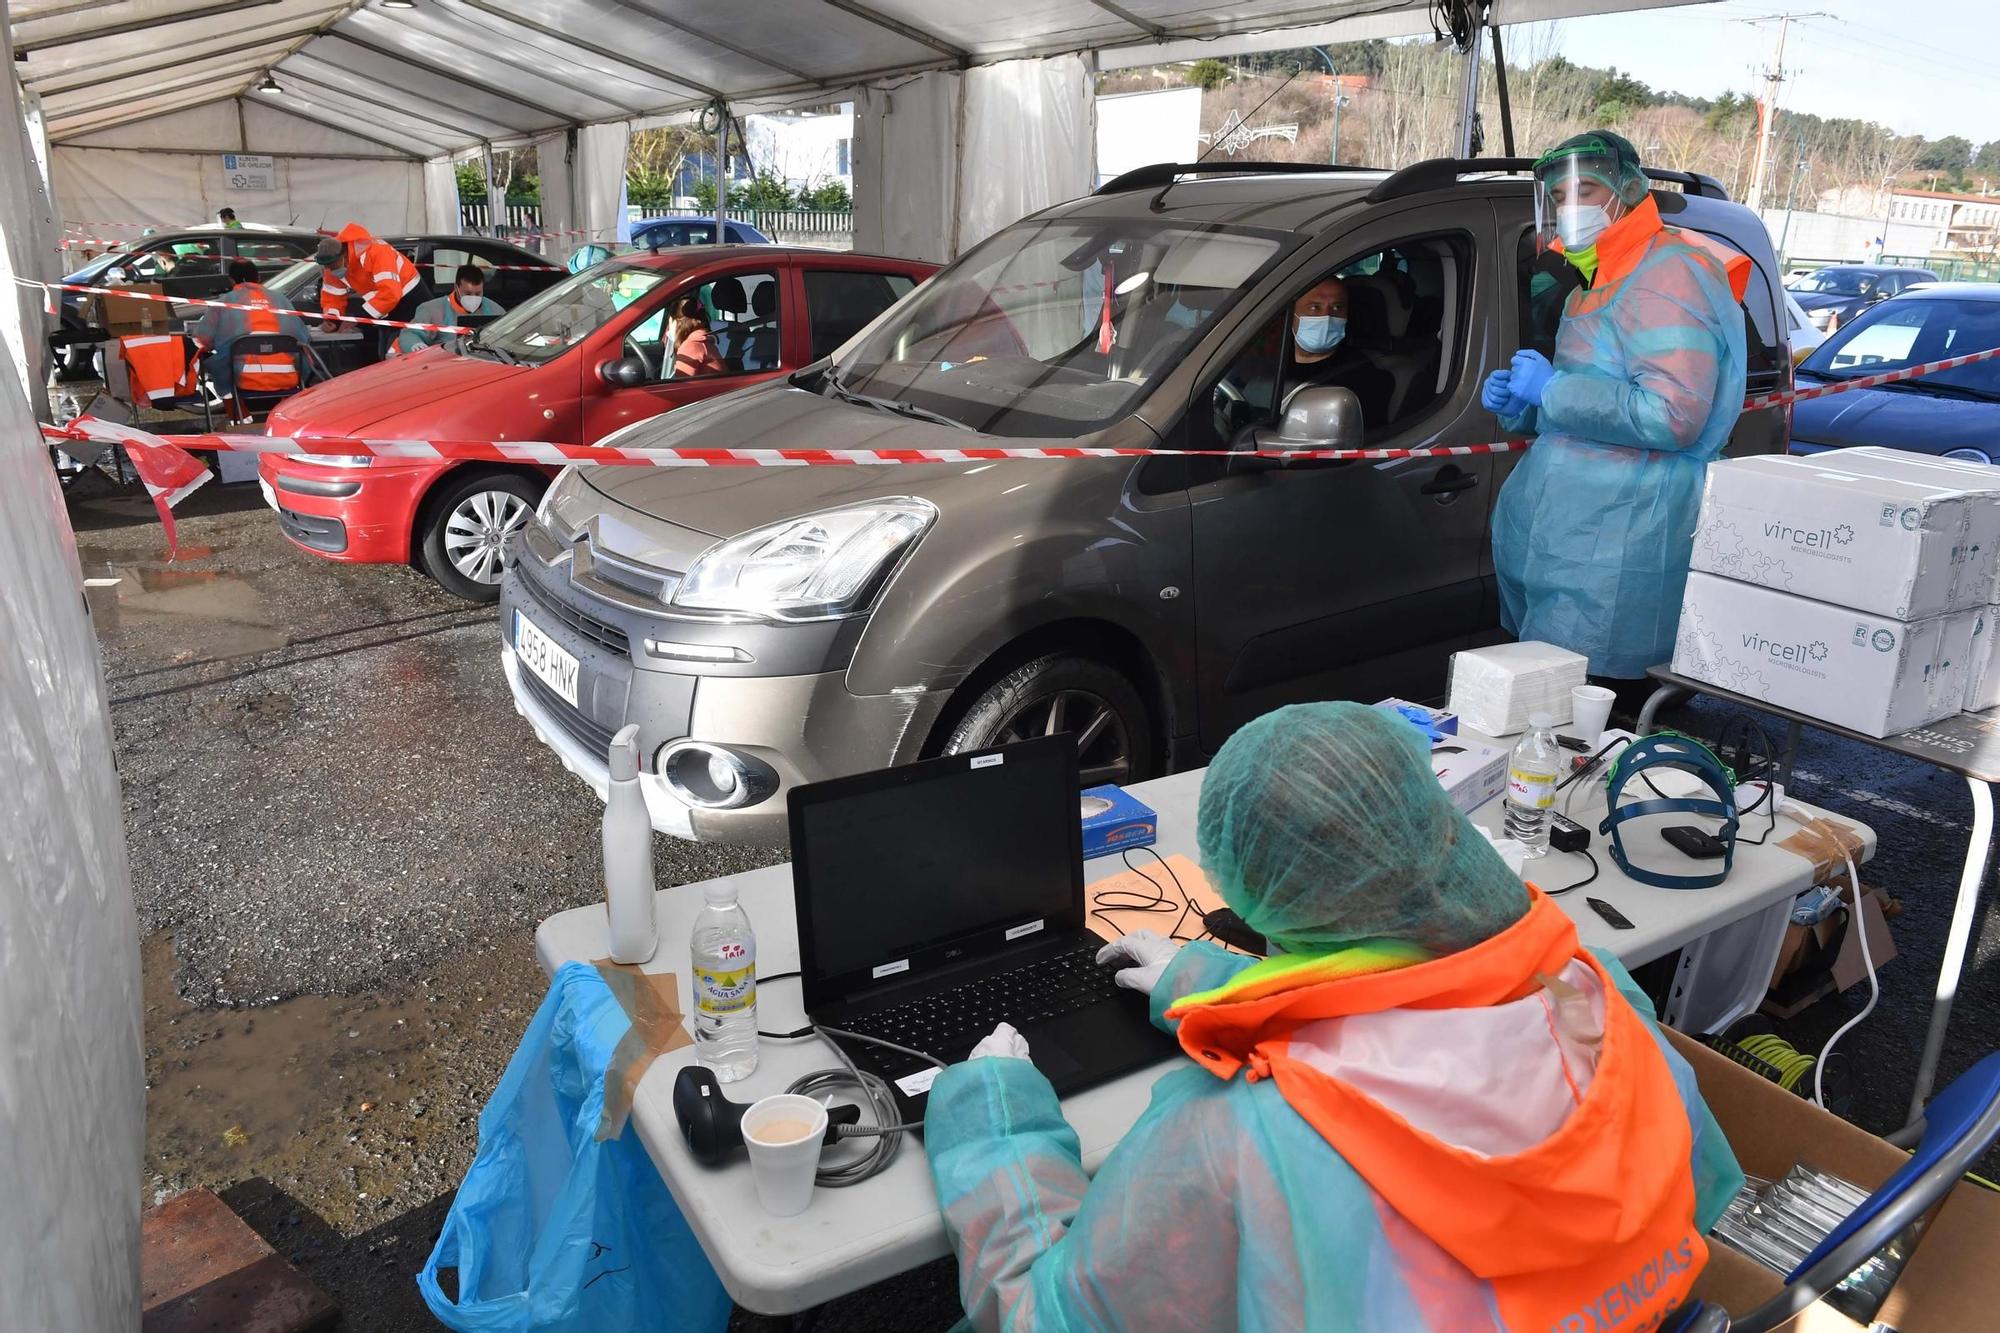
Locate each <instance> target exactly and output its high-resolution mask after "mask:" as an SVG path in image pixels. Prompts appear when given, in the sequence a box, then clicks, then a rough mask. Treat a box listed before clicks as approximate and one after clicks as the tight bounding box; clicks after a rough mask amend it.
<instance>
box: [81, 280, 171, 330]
mask: <svg viewBox="0 0 2000 1333" xmlns="http://www.w3.org/2000/svg"><path fill="white" fill-rule="evenodd" d="M126 290H127V291H131V292H134V293H138V292H147V293H151V294H152V295H154V296H159V295H162V294H163V289H162V288H161V287H160V285H159V284H158V283H137V284H134V285H132V286H130V287H128V288H127V289H126ZM173 314H174V308H173V306H172V305H171V304H170V303H169V302H166V301H146V300H141V299H139V298H138V297H137V296H126V295H124V294H122V293H119V292H110V293H106V294H105V295H103V296H100V297H98V298H97V322H98V323H99V324H100V325H101V326H103V328H104V330H105V331H106V332H108V333H109V334H110V335H111V336H112V337H114V338H137V337H144V336H146V335H148V334H154V333H172V332H173V331H174V322H173Z"/></svg>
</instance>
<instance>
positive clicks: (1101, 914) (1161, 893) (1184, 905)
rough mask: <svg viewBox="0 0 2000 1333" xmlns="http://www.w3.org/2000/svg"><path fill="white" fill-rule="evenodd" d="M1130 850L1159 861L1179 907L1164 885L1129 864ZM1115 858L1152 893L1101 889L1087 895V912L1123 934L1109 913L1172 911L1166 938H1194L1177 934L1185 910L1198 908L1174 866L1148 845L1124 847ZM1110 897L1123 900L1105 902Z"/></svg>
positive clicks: (1130, 862)
mask: <svg viewBox="0 0 2000 1333" xmlns="http://www.w3.org/2000/svg"><path fill="white" fill-rule="evenodd" d="M1134 851H1141V852H1146V853H1148V854H1149V855H1151V856H1152V858H1153V859H1154V860H1155V861H1158V862H1159V863H1160V868H1161V869H1162V870H1165V871H1166V872H1167V877H1168V878H1169V879H1171V880H1172V881H1173V882H1174V888H1175V889H1176V890H1177V891H1178V892H1179V893H1180V895H1181V906H1180V907H1179V908H1176V907H1175V906H1174V901H1173V899H1172V898H1170V897H1168V896H1167V886H1166V885H1164V884H1162V883H1160V881H1159V880H1157V879H1155V878H1153V877H1152V876H1151V875H1149V874H1147V873H1146V872H1145V871H1143V870H1141V869H1140V868H1139V867H1138V866H1135V865H1133V864H1132V853H1133V852H1134ZM1118 859H1119V860H1121V861H1123V862H1124V863H1125V868H1126V869H1127V870H1129V871H1131V872H1132V873H1133V874H1135V875H1137V876H1138V877H1139V878H1140V879H1143V880H1145V881H1146V882H1147V883H1148V884H1150V885H1152V886H1153V894H1152V896H1151V897H1147V896H1146V895H1145V894H1143V893H1141V892H1140V891H1139V890H1137V889H1101V890H1099V891H1098V892H1097V893H1096V894H1095V895H1093V896H1092V898H1091V908H1090V912H1089V915H1091V916H1094V917H1096V918H1097V919H1098V920H1099V921H1102V922H1103V923H1104V924H1105V925H1106V926H1108V927H1110V928H1111V929H1112V930H1113V931H1115V932H1117V933H1118V934H1120V935H1123V934H1124V933H1125V929H1124V927H1123V926H1122V925H1121V924H1120V923H1119V922H1116V921H1113V920H1112V919H1111V916H1110V913H1113V912H1137V913H1140V914H1142V915H1148V916H1150V915H1154V914H1156V913H1162V912H1175V913H1176V915H1175V917H1174V924H1173V927H1172V929H1170V930H1169V931H1168V932H1167V938H1168V939H1170V940H1182V941H1186V940H1188V939H1192V938H1198V937H1194V936H1187V935H1183V934H1181V927H1182V926H1184V925H1186V924H1187V918H1188V913H1189V912H1194V913H1196V914H1197V915H1199V914H1200V909H1198V908H1197V907H1196V906H1195V903H1194V898H1193V896H1192V895H1190V894H1189V893H1188V891H1187V886H1186V885H1184V884H1182V883H1181V877H1180V876H1179V875H1177V874H1175V873H1174V868H1173V866H1172V865H1171V864H1170V863H1169V862H1168V861H1167V858H1166V857H1164V856H1161V855H1160V854H1159V853H1158V852H1156V851H1154V850H1153V849H1152V848H1151V847H1137V848H1132V847H1128V848H1126V849H1125V850H1123V851H1121V852H1119V854H1118ZM1110 899H1118V900H1124V901H1107V900H1110ZM1205 933H1206V932H1204V934H1205Z"/></svg>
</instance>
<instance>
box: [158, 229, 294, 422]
mask: <svg viewBox="0 0 2000 1333" xmlns="http://www.w3.org/2000/svg"><path fill="white" fill-rule="evenodd" d="M229 281H230V282H231V283H232V284H233V285H232V286H231V287H230V289H229V291H228V292H227V293H226V294H224V295H223V296H221V297H218V298H217V299H218V300H220V301H223V302H226V303H227V308H224V307H222V306H210V307H209V308H208V309H207V310H206V311H204V312H203V313H202V317H201V318H200V319H199V320H197V321H195V325H194V327H193V328H191V329H190V330H188V332H189V334H190V336H192V337H193V338H194V340H195V343H196V345H197V346H199V347H201V348H203V349H204V350H213V351H214V353H215V355H214V357H213V359H212V360H211V361H210V362H209V366H208V378H209V381H210V382H211V383H213V384H214V385H215V387H216V390H217V391H218V392H219V393H221V394H222V396H223V397H225V398H226V397H228V396H229V395H230V394H231V393H233V392H234V391H235V390H236V389H238V388H241V389H245V390H247V391H249V392H251V393H282V392H284V391H286V390H288V389H296V388H298V387H299V385H300V384H301V383H303V382H304V378H305V364H304V358H305V351H306V348H308V347H309V346H311V340H312V331H311V330H310V329H308V328H307V327H306V322H305V320H303V319H301V318H300V317H299V316H298V314H297V313H295V312H294V311H292V310H289V309H286V308H285V306H284V305H282V304H281V303H280V302H279V300H278V298H277V297H275V296H273V295H271V293H270V292H269V291H267V290H265V288H264V284H262V283H261V282H259V281H257V266H256V265H255V264H253V263H251V262H250V261H249V260H247V259H233V260H231V261H230V263H229ZM252 333H282V334H284V335H286V336H287V337H289V338H292V339H295V340H296V341H297V342H298V345H299V353H298V355H297V356H286V355H262V354H260V355H257V356H252V357H247V358H245V359H244V360H243V361H242V362H241V363H240V364H238V363H237V362H236V360H235V358H233V357H232V356H231V355H230V347H231V345H232V344H233V343H235V342H236V340H237V339H238V338H241V337H243V336H244V335H246V334H252Z"/></svg>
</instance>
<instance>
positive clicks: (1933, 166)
mask: <svg viewBox="0 0 2000 1333" xmlns="http://www.w3.org/2000/svg"><path fill="white" fill-rule="evenodd" d="M1912 165H1913V166H1915V167H1916V168H1917V169H1918V170H1919V171H1943V172H1948V173H1950V175H1951V179H1952V180H1953V181H1954V182H1958V183H1962V182H1963V181H1964V180H1965V169H1966V168H1967V167H1969V166H1971V165H1972V141H1971V140H1970V139H1967V138H1964V137H1963V136H1961V135H1957V134H1952V135H1947V136H1946V137H1944V138H1942V139H1929V140H1926V141H1925V142H1924V144H1923V146H1922V147H1921V148H1919V149H1917V153H1916V157H1915V159H1914V160H1913V162H1912Z"/></svg>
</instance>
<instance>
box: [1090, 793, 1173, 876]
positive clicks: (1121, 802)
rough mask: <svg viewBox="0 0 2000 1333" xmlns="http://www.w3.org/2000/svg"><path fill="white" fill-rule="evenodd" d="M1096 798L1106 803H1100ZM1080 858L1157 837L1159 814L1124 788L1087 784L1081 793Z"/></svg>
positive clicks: (1141, 844)
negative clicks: (1081, 853)
mask: <svg viewBox="0 0 2000 1333" xmlns="http://www.w3.org/2000/svg"><path fill="white" fill-rule="evenodd" d="M1098 801H1102V802H1105V804H1104V805H1102V806H1099V805H1098V804H1097V802H1098ZM1083 811H1084V813H1083V859H1084V860H1086V861H1088V860H1090V859H1091V858H1092V857H1094V856H1109V855H1111V854H1112V853H1113V852H1122V851H1125V850H1126V849H1127V848H1131V847H1150V846H1152V845H1153V844H1154V843H1156V842H1158V841H1159V840H1160V817H1159V816H1158V815H1156V814H1154V813H1153V810H1152V807H1150V806H1148V805H1146V804H1145V803H1144V802H1142V801H1140V800H1139V798H1138V797H1136V796H1134V795H1132V793H1131V792H1128V791H1126V790H1125V789H1124V788H1123V787H1118V786H1112V785H1109V784H1107V785H1105V786H1102V787H1087V788H1085V789H1084V792H1083Z"/></svg>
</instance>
